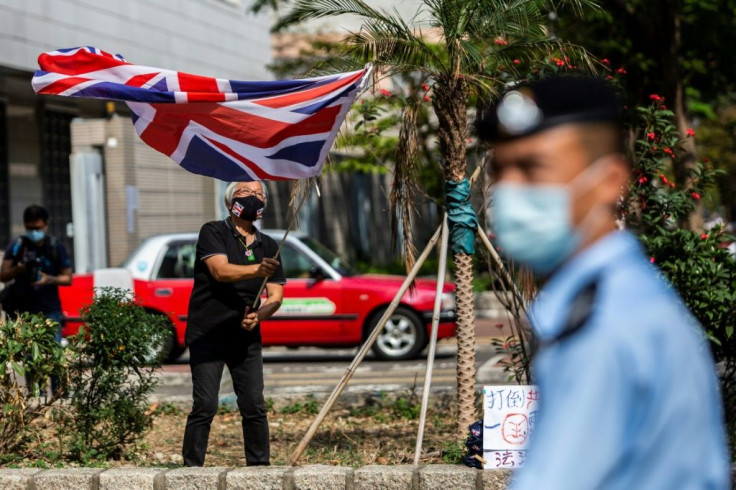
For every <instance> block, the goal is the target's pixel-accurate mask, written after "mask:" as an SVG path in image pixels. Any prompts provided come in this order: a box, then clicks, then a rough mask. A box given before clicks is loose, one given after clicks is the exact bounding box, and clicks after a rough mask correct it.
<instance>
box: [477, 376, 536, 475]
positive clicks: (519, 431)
mask: <svg viewBox="0 0 736 490" xmlns="http://www.w3.org/2000/svg"><path fill="white" fill-rule="evenodd" d="M538 406H539V391H538V390H537V388H536V387H535V386H527V385H523V386H515V385H493V386H484V387H483V459H485V460H486V463H485V465H484V469H495V468H505V469H510V468H518V467H520V466H522V465H523V464H524V457H525V455H526V443H527V440H528V439H529V436H530V434H531V433H532V432H533V431H534V424H535V422H536V417H537V409H538Z"/></svg>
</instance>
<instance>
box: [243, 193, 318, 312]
mask: <svg viewBox="0 0 736 490" xmlns="http://www.w3.org/2000/svg"><path fill="white" fill-rule="evenodd" d="M312 180H313V179H309V180H308V181H307V188H306V189H304V195H303V196H302V199H301V201H300V202H299V205H298V206H297V207H296V208H294V209H292V211H293V212H292V213H291V218H290V219H289V224H287V225H286V233H284V237H283V238H282V239H281V242H280V243H279V248H278V249H276V255H274V256H273V258H274V259H275V258H278V256H279V254H280V253H281V247H283V246H284V243H286V237H287V236H289V232H290V231H291V227H292V226H294V223H295V222H296V219H297V216H299V212H300V211H301V210H302V206H304V203H305V202H306V201H307V198H308V197H309V194H310V191H311V190H312ZM268 279H269V278H268V277H264V278H263V282H262V283H261V287H260V289H258V294H257V295H256V297H255V299H254V300H253V306H251V310H253V311H255V309H256V306H258V301H259V300H260V299H261V293H263V288H265V287H266V283H267V282H268Z"/></svg>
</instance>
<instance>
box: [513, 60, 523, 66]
mask: <svg viewBox="0 0 736 490" xmlns="http://www.w3.org/2000/svg"><path fill="white" fill-rule="evenodd" d="M513 63H514V64H515V65H520V64H521V60H514V61H513Z"/></svg>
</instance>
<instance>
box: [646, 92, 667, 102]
mask: <svg viewBox="0 0 736 490" xmlns="http://www.w3.org/2000/svg"><path fill="white" fill-rule="evenodd" d="M649 100H651V101H652V102H664V97H660V96H659V95H657V94H652V95H650V96H649Z"/></svg>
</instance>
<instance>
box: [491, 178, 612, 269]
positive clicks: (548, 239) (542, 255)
mask: <svg viewBox="0 0 736 490" xmlns="http://www.w3.org/2000/svg"><path fill="white" fill-rule="evenodd" d="M594 167H597V165H595V164H594V165H591V166H590V167H588V168H587V169H586V170H585V171H584V172H583V173H581V174H580V175H578V176H577V177H576V178H575V179H573V181H572V182H570V183H569V184H567V185H519V184H504V183H501V184H496V186H495V187H494V189H493V193H492V198H493V206H492V208H491V215H492V217H493V221H492V226H493V232H494V234H495V235H496V241H497V243H498V245H499V246H500V247H501V251H502V252H503V253H504V254H506V255H508V256H509V257H511V258H512V259H514V260H515V261H516V262H517V263H519V264H521V265H525V266H527V267H529V268H530V269H531V270H532V271H533V272H534V273H535V274H536V275H538V276H546V275H549V273H550V272H552V271H553V270H554V269H556V268H557V267H558V266H559V265H560V264H562V263H563V262H564V261H565V260H566V259H567V258H568V257H570V256H571V255H572V254H573V252H575V250H577V249H578V247H580V244H581V243H582V241H583V238H584V237H583V233H582V230H583V228H584V226H583V225H585V224H587V222H588V221H589V220H588V218H591V217H597V216H598V214H597V213H594V214H592V211H593V210H591V211H589V212H588V215H587V216H586V217H585V219H584V222H583V223H582V224H581V226H580V227H578V228H575V227H574V226H573V225H572V221H571V220H572V194H573V191H572V189H575V192H576V193H583V192H585V191H586V190H587V188H589V187H590V186H592V185H593V184H595V182H592V183H591V182H590V181H589V182H586V183H585V184H583V185H582V186H581V185H580V182H579V181H580V180H583V179H585V180H590V176H591V173H593V172H597V168H595V169H594ZM586 184H587V185H586Z"/></svg>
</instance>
